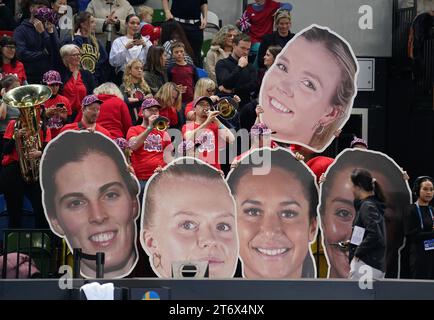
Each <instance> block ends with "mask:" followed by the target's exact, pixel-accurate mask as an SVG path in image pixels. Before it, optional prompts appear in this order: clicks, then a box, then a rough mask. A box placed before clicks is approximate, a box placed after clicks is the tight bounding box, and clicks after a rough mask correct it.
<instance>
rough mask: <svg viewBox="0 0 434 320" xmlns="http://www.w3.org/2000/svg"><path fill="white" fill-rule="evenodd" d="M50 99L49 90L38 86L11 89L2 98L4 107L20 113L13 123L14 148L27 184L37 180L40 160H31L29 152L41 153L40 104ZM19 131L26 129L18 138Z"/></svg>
mask: <svg viewBox="0 0 434 320" xmlns="http://www.w3.org/2000/svg"><path fill="white" fill-rule="evenodd" d="M50 97H51V90H50V88H49V87H47V86H43V85H38V84H31V85H25V86H21V87H18V88H15V89H12V90H10V91H8V92H7V93H6V94H5V95H4V97H3V101H4V102H5V103H6V105H8V106H10V107H13V108H17V109H18V110H19V111H20V117H19V119H18V120H17V122H16V123H15V147H16V149H17V153H18V158H19V163H20V169H21V175H22V177H23V179H24V181H25V182H27V183H32V182H36V181H38V178H39V161H40V159H31V158H30V157H29V152H30V151H32V150H35V149H36V150H39V151H42V143H43V141H42V137H41V136H40V129H41V124H42V120H41V111H40V104H42V103H44V102H45V101H47V100H48V99H49V98H50ZM20 129H26V135H24V136H18V135H17V131H18V130H20Z"/></svg>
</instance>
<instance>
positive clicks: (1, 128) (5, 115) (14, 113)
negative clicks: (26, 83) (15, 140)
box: [0, 75, 20, 159]
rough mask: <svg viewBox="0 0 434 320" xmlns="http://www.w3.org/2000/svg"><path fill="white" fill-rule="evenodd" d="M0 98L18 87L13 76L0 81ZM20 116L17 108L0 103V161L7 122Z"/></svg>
mask: <svg viewBox="0 0 434 320" xmlns="http://www.w3.org/2000/svg"><path fill="white" fill-rule="evenodd" d="M0 86H1V92H0V94H1V96H2V97H3V96H4V95H5V94H6V92H8V91H9V90H12V89H14V88H17V87H19V86H20V81H19V80H18V78H17V77H16V76H15V75H8V76H6V77H4V78H3V79H2V80H1V81H0ZM19 116H20V111H19V110H18V109H17V108H12V107H10V106H8V105H6V103H5V102H4V101H1V103H0V159H1V158H3V136H4V134H5V131H6V127H7V125H8V123H9V121H11V120H13V119H17V118H18V117H19Z"/></svg>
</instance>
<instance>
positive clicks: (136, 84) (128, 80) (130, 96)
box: [120, 59, 152, 124]
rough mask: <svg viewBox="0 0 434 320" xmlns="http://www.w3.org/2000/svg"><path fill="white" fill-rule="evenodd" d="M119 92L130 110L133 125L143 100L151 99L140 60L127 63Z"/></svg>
mask: <svg viewBox="0 0 434 320" xmlns="http://www.w3.org/2000/svg"><path fill="white" fill-rule="evenodd" d="M120 90H121V92H122V94H123V96H124V100H125V102H126V103H127V105H128V109H129V110H130V116H131V119H132V121H133V124H136V122H137V120H138V112H139V109H140V107H141V105H142V102H143V100H144V99H145V98H150V97H152V92H151V88H150V87H149V85H148V84H147V83H146V81H145V79H144V78H143V62H142V61H141V60H139V59H133V60H131V61H130V62H128V63H127V65H126V67H125V72H124V77H123V83H122V85H121V87H120Z"/></svg>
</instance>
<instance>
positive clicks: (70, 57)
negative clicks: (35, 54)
mask: <svg viewBox="0 0 434 320" xmlns="http://www.w3.org/2000/svg"><path fill="white" fill-rule="evenodd" d="M60 57H61V58H62V62H63V68H62V69H61V70H60V75H61V77H62V82H63V89H62V92H61V93H62V95H64V96H65V97H66V98H67V99H68V100H69V102H70V103H71V109H72V119H75V117H76V115H77V114H78V112H79V111H80V109H81V102H82V100H83V98H84V97H85V96H86V95H87V94H90V93H92V92H93V89H95V80H94V78H93V75H92V73H90V71H88V70H83V69H81V68H80V61H81V52H80V48H79V47H78V46H76V45H75V44H65V45H63V46H62V47H61V48H60Z"/></svg>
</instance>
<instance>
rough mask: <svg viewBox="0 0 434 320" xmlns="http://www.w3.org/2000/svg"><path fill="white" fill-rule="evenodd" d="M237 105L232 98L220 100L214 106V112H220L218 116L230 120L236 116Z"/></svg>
mask: <svg viewBox="0 0 434 320" xmlns="http://www.w3.org/2000/svg"><path fill="white" fill-rule="evenodd" d="M237 109H238V103H237V102H236V101H235V100H234V99H232V98H222V99H220V100H219V101H218V102H217V103H216V104H215V105H214V110H216V111H218V112H220V114H219V116H220V117H222V118H223V119H225V120H230V119H232V118H233V117H235V115H236V114H237Z"/></svg>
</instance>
